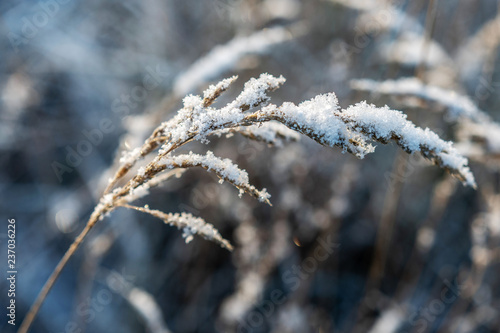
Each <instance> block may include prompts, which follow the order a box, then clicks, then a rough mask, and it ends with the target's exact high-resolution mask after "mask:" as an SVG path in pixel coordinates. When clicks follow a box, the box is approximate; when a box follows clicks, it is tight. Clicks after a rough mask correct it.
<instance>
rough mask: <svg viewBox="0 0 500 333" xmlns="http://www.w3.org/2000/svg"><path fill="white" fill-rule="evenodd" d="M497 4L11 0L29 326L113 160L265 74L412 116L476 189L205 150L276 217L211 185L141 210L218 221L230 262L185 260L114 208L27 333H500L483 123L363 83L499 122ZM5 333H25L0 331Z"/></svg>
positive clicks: (308, 157) (138, 218)
mask: <svg viewBox="0 0 500 333" xmlns="http://www.w3.org/2000/svg"><path fill="white" fill-rule="evenodd" d="M498 6H499V3H498V2H497V1H493V0H476V1H452V0H433V1H432V0H431V1H421V0H417V1H409V0H399V1H396V0H395V1H383V0H380V1H375V0H373V1H368V0H367V1H362V0H359V1H347V0H346V1H341V0H329V1H327V0H324V1H320V0H310V1H296V0H235V1H230V0H206V1H193V0H184V1H174V0H146V1H136V0H124V1H113V0H109V1H100V0H91V1H78V0H42V1H40V2H35V1H24V2H21V3H19V2H14V1H2V4H1V5H0V8H1V10H2V24H1V25H0V29H1V36H2V37H3V38H2V39H1V40H0V41H1V43H2V44H1V46H2V48H1V50H2V51H1V54H2V57H1V59H2V61H1V62H0V74H1V77H2V79H1V80H0V94H1V104H0V105H1V107H0V119H1V121H0V149H1V154H0V163H1V169H0V192H1V200H0V206H1V211H2V216H4V217H3V219H4V220H5V221H6V220H7V218H15V219H16V221H17V240H18V243H17V251H18V253H17V261H18V263H17V264H18V271H19V274H18V284H17V295H16V301H17V306H18V307H17V315H18V320H19V322H20V319H21V318H23V317H24V315H25V313H26V312H27V310H28V308H29V306H30V304H31V303H32V302H33V300H34V299H35V297H36V295H37V293H38V292H39V290H40V289H41V287H42V285H43V283H44V282H45V280H46V279H47V277H48V276H49V274H50V272H51V271H52V270H53V268H54V267H55V265H56V264H57V262H58V260H59V259H60V258H61V257H62V255H63V254H64V252H65V250H66V249H67V248H68V246H69V244H71V242H72V241H73V239H74V237H75V235H77V234H78V232H79V231H80V230H81V229H82V228H83V226H84V223H85V221H86V220H87V219H88V216H89V214H90V213H91V211H92V209H93V207H94V206H95V204H96V200H97V199H98V198H99V197H100V193H101V192H102V190H103V186H104V185H105V183H106V180H107V178H108V177H109V176H110V174H111V173H110V172H111V171H112V165H113V161H114V160H115V159H116V158H119V156H120V151H121V150H123V149H129V148H134V147H136V146H138V145H139V143H140V142H141V140H143V139H144V135H147V134H149V133H148V131H150V130H151V129H153V128H154V127H156V126H157V124H158V123H159V122H161V121H163V120H166V119H168V118H169V117H171V116H172V115H173V114H174V113H175V112H176V110H177V109H178V108H179V106H180V105H181V100H182V97H183V96H184V95H185V94H186V93H199V92H200V91H202V90H203V89H204V88H205V87H206V86H207V85H208V84H209V83H212V82H214V81H218V80H219V79H221V78H224V77H229V76H231V75H235V74H237V75H239V77H240V79H239V80H238V82H237V83H236V85H237V87H236V88H233V90H231V91H230V92H229V93H228V97H227V98H231V97H234V96H235V94H236V93H237V92H238V91H239V87H241V85H242V84H243V82H245V81H246V80H247V79H248V78H250V77H256V76H258V75H259V74H260V73H263V72H268V73H270V74H273V75H277V76H279V75H283V76H284V77H286V78H287V83H286V84H285V85H284V87H282V88H281V89H280V90H279V91H276V92H275V93H273V98H274V102H275V103H280V102H282V101H292V102H300V101H302V100H304V99H308V98H311V97H313V96H315V95H317V94H320V93H325V92H330V91H334V92H335V93H336V94H337V95H338V98H339V101H340V104H341V105H342V106H343V107H346V106H348V105H350V104H353V103H356V102H358V101H360V100H362V99H366V100H367V101H368V102H369V103H374V104H376V105H378V106H382V105H384V104H387V105H389V106H390V107H391V108H394V109H399V110H402V111H404V112H405V113H406V114H408V117H409V119H411V120H412V121H413V122H415V123H416V124H417V125H418V126H421V127H426V126H428V127H429V128H431V129H432V130H434V131H436V132H437V133H439V134H440V136H441V137H443V138H444V139H447V140H453V141H455V142H458V143H459V144H458V147H460V148H461V149H462V150H461V151H463V153H464V154H466V155H467V156H469V157H470V159H471V162H470V164H471V168H472V171H473V172H474V173H475V176H476V178H477V181H478V190H473V189H470V188H465V187H463V186H462V185H461V184H460V183H459V182H458V181H456V180H455V179H453V178H451V177H450V176H449V175H447V174H446V173H445V172H443V171H442V170H440V169H439V168H435V167H432V166H430V165H429V164H428V163H427V162H425V161H423V160H421V159H420V158H417V157H414V156H408V155H406V154H405V153H403V152H399V149H398V148H397V147H395V146H393V145H387V146H383V145H379V146H378V147H377V150H376V153H375V154H371V155H370V156H368V157H366V158H365V159H364V160H357V159H356V158H354V157H352V156H350V155H347V154H342V153H341V152H340V151H339V150H338V149H325V148H323V147H320V146H319V145H317V144H316V143H314V142H312V141H311V140H309V139H307V138H305V137H304V138H303V139H302V140H301V141H299V142H294V143H290V144H285V145H284V146H283V147H266V146H265V145H263V144H259V143H255V142H252V141H249V140H246V139H244V138H242V137H237V136H235V137H232V138H230V139H225V138H221V139H213V140H212V141H211V142H210V144H209V149H211V150H213V151H214V152H215V153H216V154H218V155H219V156H223V157H228V158H231V159H233V160H234V161H236V162H237V163H238V165H239V166H241V167H242V168H243V169H246V170H247V171H248V172H249V175H250V177H251V180H252V183H253V184H255V185H256V186H257V187H259V188H261V187H266V188H267V189H268V191H269V192H270V193H271V195H272V198H271V200H272V202H273V207H267V206H265V205H263V204H260V203H258V202H256V201H255V200H252V198H249V197H248V196H243V198H242V199H240V198H238V196H237V195H236V194H237V190H235V189H234V188H232V187H231V186H230V185H229V184H223V185H219V184H218V183H217V179H215V177H213V176H211V175H209V174H206V173H205V172H204V171H203V170H201V171H188V173H187V174H186V175H185V176H184V177H182V178H181V179H178V180H174V181H172V182H169V183H167V184H165V185H164V186H163V187H161V188H158V189H155V190H153V191H152V193H151V195H150V196H149V198H148V199H147V203H148V204H149V205H150V206H151V207H152V208H159V209H161V210H163V211H166V212H180V211H187V212H191V213H193V214H195V215H199V216H201V217H203V218H204V219H205V220H207V221H208V222H210V223H213V224H214V225H215V226H216V227H217V228H218V229H219V230H220V231H221V233H222V235H223V236H224V237H226V238H227V239H229V240H230V241H231V242H232V243H233V244H234V245H235V251H234V252H232V253H229V252H227V251H226V250H223V249H221V248H219V247H218V246H217V245H215V244H213V243H210V242H207V241H204V240H202V239H195V240H194V241H193V242H191V243H189V244H184V239H183V238H182V233H181V232H179V231H178V230H176V229H175V228H171V227H169V226H166V225H164V224H163V223H162V222H161V221H158V220H155V219H153V218H151V217H149V216H147V215H141V214H140V213H136V212H132V211H125V210H117V211H116V212H114V213H113V214H112V215H111V216H109V217H108V218H106V219H105V220H104V221H103V222H104V223H101V224H100V225H99V226H98V227H97V228H96V230H94V231H93V233H92V235H91V237H90V239H88V240H87V242H86V243H85V245H84V248H83V249H81V250H80V251H79V252H78V254H77V256H76V257H75V258H73V260H72V261H71V263H70V264H69V266H68V267H67V268H66V269H65V271H64V272H63V274H62V276H61V278H60V280H59V281H58V282H57V284H56V286H55V287H54V289H53V290H52V292H51V293H50V294H49V296H48V298H47V300H46V303H45V304H44V306H43V308H42V310H41V312H40V315H39V317H38V318H37V320H36V322H35V325H34V327H33V329H32V332H85V331H87V332H151V331H154V332H167V331H168V330H171V331H172V332H235V331H236V332H384V333H386V332H498V331H499V330H500V314H499V311H500V279H499V274H500V265H499V264H500V251H499V249H498V245H499V243H500V194H499V192H500V187H499V185H500V177H499V175H500V174H499V168H498V166H499V164H498V157H499V156H500V144H499V145H498V146H495V145H494V143H492V142H490V141H491V140H493V139H492V137H490V138H488V137H484V135H483V136H481V133H483V134H484V133H485V132H484V131H482V130H481V128H479V130H478V131H477V132H478V133H476V132H475V133H473V134H471V130H470V129H469V127H467V124H466V123H465V122H464V121H462V120H461V119H450V117H449V116H448V113H447V111H449V110H447V108H446V106H442V105H439V104H436V103H430V102H428V101H426V100H425V99H422V98H415V97H414V96H398V97H397V98H394V96H391V95H387V94H386V95H384V94H373V93H372V94H370V93H368V92H360V91H355V90H354V89H352V88H351V85H350V81H351V80H352V79H360V78H364V79H373V80H376V81H383V80H389V79H398V78H403V77H417V78H419V79H420V80H421V81H422V82H423V83H424V84H428V85H432V86H438V87H441V88H443V89H447V90H452V91H455V92H456V94H457V96H459V95H464V96H469V98H470V99H471V100H472V101H473V102H474V103H475V104H476V105H477V106H478V107H479V108H480V109H482V110H484V111H485V112H486V113H488V114H489V115H490V116H491V117H492V119H494V120H496V121H498V120H499V119H500V112H499V111H498V110H499V108H498V107H499V105H500V98H499V94H498V92H499V89H500V61H499V60H500V58H499V54H498V48H499V44H500V23H499V22H500V16H499V12H498ZM217 52H218V53H217ZM203 58H205V61H200V60H199V59H203ZM207 59H208V60H207ZM231 94H232V95H231ZM226 100H227V99H226ZM499 128H500V127H499ZM464 133H465V134H464ZM498 135H500V134H498ZM488 140H490V141H488ZM497 140H498V139H497ZM499 141H500V140H499ZM499 141H496V142H499ZM200 148H206V147H201V146H197V145H196V144H194V145H192V146H190V147H188V149H189V150H193V151H199V150H200ZM110 168H111V170H110ZM103 184H104V185H103ZM144 203H145V202H144ZM144 203H143V204H144ZM6 230H7V229H6V227H5V229H4V230H1V231H0V242H1V243H2V244H6V239H7V235H6V232H7V231H6ZM327 243H328V244H331V249H332V250H331V251H327V253H328V256H327V257H326V258H324V257H322V256H320V257H318V253H319V250H318V248H323V249H324V248H325V246H324V244H327ZM322 244H323V245H322ZM322 246H323V247H322ZM2 248H5V246H2ZM322 254H323V253H322ZM2 261H3V260H2ZM2 267H4V266H3V264H2ZM6 283H7V282H6V280H5V279H3V280H1V282H0V285H1V286H2V288H1V290H2V295H1V297H2V299H3V298H4V297H5V294H6V293H4V292H3V291H4V290H6V286H7V284H6ZM2 304H4V302H3V303H2ZM5 304H6V303H5ZM0 330H2V332H10V330H12V327H10V325H8V324H7V323H6V321H5V320H2V321H1V322H0Z"/></svg>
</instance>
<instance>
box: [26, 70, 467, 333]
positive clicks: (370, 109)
mask: <svg viewBox="0 0 500 333" xmlns="http://www.w3.org/2000/svg"><path fill="white" fill-rule="evenodd" d="M236 78H237V77H236V76H233V77H231V78H228V79H225V80H222V81H220V82H219V83H217V84H215V85H211V86H210V87H209V88H208V89H207V90H205V91H204V93H203V96H195V95H188V96H187V97H185V98H184V100H183V102H184V106H183V108H182V109H180V110H179V111H178V113H177V115H176V116H174V117H173V118H172V119H170V120H169V121H166V122H164V123H162V124H160V125H159V126H158V127H157V128H156V129H155V130H154V131H153V133H152V134H151V136H150V137H149V138H148V139H146V140H145V142H144V144H143V145H142V146H141V147H139V148H136V149H134V150H132V151H129V152H127V153H125V154H124V155H123V157H122V159H121V160H120V163H121V165H120V167H119V168H118V170H117V171H116V173H115V174H114V176H113V177H112V178H111V179H110V181H109V185H108V187H107V188H106V190H105V191H104V194H103V195H102V197H101V199H100V201H99V203H98V204H97V206H96V207H95V209H94V211H93V213H92V214H91V216H90V219H89V221H88V222H87V224H86V226H85V228H84V229H83V231H82V232H81V233H80V235H78V237H77V238H76V239H75V241H74V242H73V244H71V246H70V248H69V249H68V251H67V252H66V254H65V255H64V256H63V258H62V259H61V261H60V262H59V264H58V265H57V267H56V268H55V270H54V271H53V272H52V274H51V276H50V277H49V279H48V281H47V282H46V283H45V285H44V287H43V288H42V291H41V292H40V294H39V295H38V297H37V299H36V300H35V302H34V304H33V306H32V308H31V309H30V311H29V312H28V314H27V316H26V317H25V319H24V321H23V323H22V325H21V327H20V329H19V332H23V333H24V332H27V331H28V329H29V327H30V325H31V324H32V322H33V320H34V318H35V316H36V314H37V312H38V310H39V309H40V307H41V305H42V303H43V301H44V300H45V298H46V296H47V294H48V293H49V291H50V289H51V288H52V286H53V285H54V283H55V281H56V280H57V278H58V276H59V275H60V273H61V271H62V269H63V268H64V267H65V266H66V264H67V262H68V260H69V259H70V258H71V257H72V256H73V254H74V253H75V252H76V250H77V249H78V247H79V246H80V245H81V243H82V242H83V241H84V239H85V238H86V237H87V235H88V233H89V232H90V230H91V229H92V228H93V227H94V226H95V225H96V223H97V222H99V221H100V220H102V219H103V218H104V217H105V216H107V215H108V214H110V213H111V212H112V211H114V210H115V209H116V208H118V207H123V208H128V209H133V210H137V211H140V212H142V213H145V214H150V215H152V216H154V217H157V218H159V219H161V220H163V221H164V222H165V223H166V224H170V225H173V226H176V227H177V228H179V229H182V231H183V236H184V238H185V239H186V242H189V241H190V240H191V239H192V238H193V236H194V235H198V236H201V237H203V238H205V239H208V240H211V241H213V242H215V243H218V244H219V245H220V246H222V247H223V248H226V249H228V250H232V245H231V244H230V242H229V241H228V240H226V239H224V238H223V237H222V235H221V234H220V233H219V232H218V231H217V229H215V227H214V226H213V225H211V224H209V223H207V222H205V221H204V220H203V219H202V218H199V217H195V216H193V215H191V214H187V213H180V214H179V213H165V212H162V211H160V210H156V209H150V208H149V207H148V206H147V205H146V206H144V207H139V206H136V205H134V204H133V202H134V201H135V200H137V199H139V198H141V197H144V196H145V195H147V194H148V191H149V189H150V188H152V187H154V186H156V185H158V184H160V183H163V182H165V181H167V180H168V179H170V178H171V177H174V176H177V177H179V176H181V175H182V173H183V171H184V170H186V169H189V168H194V167H199V168H203V169H205V170H207V171H208V172H213V173H215V174H216V175H217V176H218V177H219V179H220V182H224V181H226V182H228V183H230V184H232V185H233V186H235V187H236V188H237V189H238V190H239V195H240V196H241V195H242V194H244V193H247V194H249V195H251V196H253V197H254V198H256V199H258V200H259V201H261V202H264V203H267V204H270V200H269V199H270V195H269V193H268V192H267V191H266V189H265V188H264V189H257V188H256V187H255V186H253V185H251V184H250V181H249V176H248V174H247V172H246V171H245V170H242V169H241V168H239V167H238V165H236V164H234V163H233V162H232V161H231V160H229V159H223V158H220V157H218V156H215V155H214V154H213V153H212V152H210V151H207V152H206V153H205V154H193V153H191V152H190V153H188V154H176V151H177V149H178V148H180V147H182V146H184V145H185V144H187V143H190V142H192V141H200V142H202V143H206V142H208V140H209V139H210V137H211V136H214V135H216V136H221V135H226V136H231V135H234V134H235V133H239V134H242V135H243V136H245V137H247V138H250V139H254V140H259V141H264V142H267V143H269V144H277V143H280V142H281V140H282V139H290V140H295V139H297V133H296V132H298V133H302V134H304V135H306V136H308V137H310V138H311V139H313V140H315V141H316V142H318V143H320V144H321V145H324V146H329V147H335V146H336V147H339V148H341V149H342V150H343V152H347V153H351V154H353V155H355V156H357V157H359V158H363V157H364V156H365V155H366V154H369V153H372V152H374V150H375V147H374V146H373V145H372V143H373V142H381V143H384V144H385V143H388V142H391V141H392V142H394V143H396V144H397V145H398V146H400V147H401V148H402V149H403V150H404V151H405V152H407V153H416V152H418V153H420V154H422V155H423V156H424V157H425V158H427V159H429V160H430V161H432V162H433V163H434V164H436V165H438V166H440V167H442V168H444V169H445V170H447V171H448V172H450V173H451V174H452V175H454V176H455V177H457V178H458V179H459V180H461V181H462V182H463V184H464V185H467V186H472V187H475V181H474V177H473V175H472V173H471V171H470V170H469V168H468V166H467V163H468V161H467V159H466V158H464V157H462V156H461V155H460V154H459V153H458V152H457V151H456V149H455V148H454V147H453V144H452V143H451V142H446V141H443V140H441V139H440V138H439V137H438V135H436V134H435V133H434V132H432V131H430V130H429V129H428V128H426V129H422V128H419V127H416V126H415V125H414V124H413V123H411V122H410V121H408V120H407V119H406V115H404V114H403V113H402V112H400V111H395V110H390V109H389V108H388V107H382V108H377V107H375V106H374V105H370V104H367V103H366V102H361V103H359V104H356V105H352V106H349V107H348V108H347V109H343V110H342V109H341V108H340V106H339V104H338V101H337V97H336V95H335V94H334V93H328V94H324V95H318V96H316V97H314V98H313V99H311V100H307V101H305V102H302V103H300V104H299V105H295V104H293V103H289V102H285V103H283V104H282V105H280V106H278V105H275V104H270V103H269V102H270V98H269V96H268V93H269V92H272V91H274V90H276V89H278V88H279V87H280V86H281V85H282V84H283V83H284V82H285V79H284V78H283V77H274V76H272V75H269V74H262V75H261V76H260V77H259V78H257V79H255V78H253V79H251V80H249V81H248V82H247V83H245V86H244V88H243V91H242V92H241V93H240V94H239V95H238V96H237V97H236V98H235V99H234V100H233V101H232V102H230V103H228V104H227V105H225V106H223V107H220V108H215V107H213V106H212V105H213V103H214V102H215V101H216V99H217V98H218V97H219V96H220V95H221V94H222V93H224V92H225V91H226V90H227V89H228V88H229V86H230V85H231V84H232V83H233V82H234V81H235V80H236ZM155 151H156V153H155V154H156V155H155V156H154V157H153V158H152V160H151V161H150V162H148V163H145V165H143V166H140V167H138V168H137V166H136V165H137V164H138V163H139V162H140V161H142V160H143V159H144V157H146V156H148V155H150V154H151V155H153V152H155ZM132 170H136V172H135V174H134V175H133V176H131V177H129V178H128V179H126V176H127V175H128V174H129V173H131V171H132ZM119 183H120V184H123V185H121V186H119V185H118V184H119Z"/></svg>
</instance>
